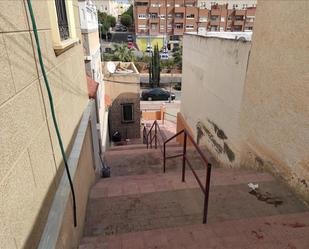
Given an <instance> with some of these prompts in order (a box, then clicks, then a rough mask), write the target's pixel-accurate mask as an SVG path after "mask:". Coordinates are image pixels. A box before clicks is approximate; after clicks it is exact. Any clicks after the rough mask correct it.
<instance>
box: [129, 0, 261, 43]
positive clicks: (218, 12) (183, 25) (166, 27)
mask: <svg viewBox="0 0 309 249" xmlns="http://www.w3.org/2000/svg"><path fill="white" fill-rule="evenodd" d="M219 2H220V1H219ZM221 2H222V4H221V5H212V6H208V4H206V5H205V6H207V8H206V7H204V6H198V4H197V1H178V0H170V1H167V2H162V3H161V2H160V3H159V4H157V3H152V2H151V1H149V0H136V1H135V6H134V17H135V18H134V20H135V33H136V34H137V35H152V36H155V35H166V36H168V37H172V39H173V36H176V37H178V36H182V35H183V33H184V32H197V31H199V32H206V31H245V30H252V29H253V23H254V16H255V10H256V8H255V7H252V6H256V1H250V0H247V1H245V0H244V1H236V2H237V4H236V5H237V6H242V7H241V8H239V7H237V8H236V5H235V7H233V5H234V1H221ZM221 2H220V3H221ZM223 2H224V4H223ZM236 2H235V3H236ZM232 3H233V4H232ZM249 3H251V4H249ZM209 4H210V2H209Z"/></svg>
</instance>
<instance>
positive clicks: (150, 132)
mask: <svg viewBox="0 0 309 249" xmlns="http://www.w3.org/2000/svg"><path fill="white" fill-rule="evenodd" d="M149 134H150V135H149V137H150V149H152V127H151V129H150V131H149Z"/></svg>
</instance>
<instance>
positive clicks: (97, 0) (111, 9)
mask: <svg viewBox="0 0 309 249" xmlns="http://www.w3.org/2000/svg"><path fill="white" fill-rule="evenodd" d="M92 2H93V3H94V4H95V6H96V8H97V10H98V11H100V12H105V13H107V14H108V15H111V16H114V17H116V18H117V17H118V3H117V1H116V0H93V1H92Z"/></svg>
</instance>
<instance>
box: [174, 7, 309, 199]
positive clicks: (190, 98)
mask: <svg viewBox="0 0 309 249" xmlns="http://www.w3.org/2000/svg"><path fill="white" fill-rule="evenodd" d="M259 10H260V11H258V12H257V16H256V23H255V31H254V34H253V37H252V41H247V40H246V39H245V38H244V39H240V40H239V39H235V38H236V37H235V38H233V37H231V39H230V37H229V35H230V34H231V33H228V35H227V36H225V37H224V32H221V33H222V35H221V37H218V36H217V37H216V35H214V36H215V37H209V36H202V35H194V34H185V35H184V40H183V81H182V82H183V83H182V102H181V112H180V113H179V115H178V121H179V122H178V130H181V129H182V128H183V127H186V128H187V129H188V130H189V131H190V132H191V134H192V135H193V137H194V138H196V141H197V142H198V143H199V144H200V145H205V146H206V147H207V150H209V151H210V152H211V155H212V156H213V157H214V158H215V159H216V161H217V162H219V164H220V165H224V166H226V167H234V168H236V167H245V168H250V167H251V168H257V169H260V170H268V171H270V172H272V173H273V174H274V175H276V176H279V177H280V178H281V179H284V180H285V182H286V183H288V184H289V185H290V187H291V188H292V189H293V190H294V191H295V192H297V193H298V194H299V195H300V196H302V198H303V200H305V201H309V192H308V181H309V176H308V172H309V171H308V167H307V166H308V160H309V158H308V155H309V154H308V152H307V150H306V149H305V148H306V147H307V145H308V144H309V136H308V125H307V124H308V123H309V119H308V118H309V116H308V113H309V109H308V107H309V105H308V94H307V93H308V92H309V88H308V87H309V85H308V74H306V73H304V72H307V71H308V68H307V65H308V63H309V61H308V56H307V54H308V47H307V46H306V45H305V44H306V41H307V40H308V39H309V37H308V33H306V32H305V30H307V23H308V15H306V13H307V12H308V11H309V4H308V3H307V2H306V3H305V2H301V1H299V2H297V3H295V5H290V3H289V2H282V1H260V2H259ZM266 10H272V13H271V20H272V25H269V20H270V18H269V16H268V15H269V12H268V11H266ZM295 13H297V15H298V16H301V18H300V19H299V20H298V30H297V32H293V34H292V33H290V32H287V30H293V25H292V24H291V23H289V22H285V25H282V23H281V20H282V17H283V16H284V18H285V19H287V20H288V19H289V18H292V17H293V16H294V15H295ZM274 27H276V28H274ZM208 35H209V34H208ZM238 37H239V36H238Z"/></svg>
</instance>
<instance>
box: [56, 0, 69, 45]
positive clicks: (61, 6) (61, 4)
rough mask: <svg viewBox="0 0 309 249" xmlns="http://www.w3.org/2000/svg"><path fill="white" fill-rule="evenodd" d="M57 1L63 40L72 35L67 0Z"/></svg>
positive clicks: (59, 25) (59, 26)
mask: <svg viewBox="0 0 309 249" xmlns="http://www.w3.org/2000/svg"><path fill="white" fill-rule="evenodd" d="M55 3H56V10H57V18H58V28H59V33H60V39H61V40H62V41H63V40H66V39H68V38H69V36H70V33H69V24H68V18H67V11H66V6H65V0H55Z"/></svg>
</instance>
